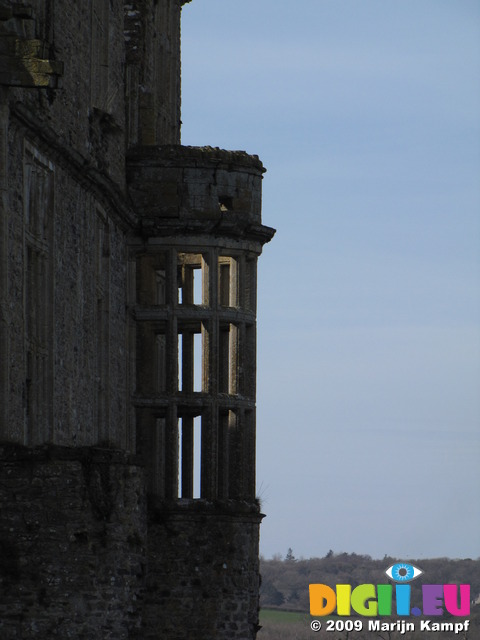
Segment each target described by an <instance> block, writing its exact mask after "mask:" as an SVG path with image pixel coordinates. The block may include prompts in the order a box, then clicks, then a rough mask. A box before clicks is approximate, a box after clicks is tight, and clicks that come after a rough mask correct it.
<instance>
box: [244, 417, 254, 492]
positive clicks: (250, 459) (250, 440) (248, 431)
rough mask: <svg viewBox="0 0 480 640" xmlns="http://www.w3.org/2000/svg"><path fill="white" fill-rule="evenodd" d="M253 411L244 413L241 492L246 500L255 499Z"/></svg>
mask: <svg viewBox="0 0 480 640" xmlns="http://www.w3.org/2000/svg"><path fill="white" fill-rule="evenodd" d="M255 431H256V429H255V411H245V413H244V425H243V433H242V439H243V469H244V472H243V485H244V486H243V491H244V496H245V498H246V499H248V500H254V499H255V484H256V478H255V458H256V433H255Z"/></svg>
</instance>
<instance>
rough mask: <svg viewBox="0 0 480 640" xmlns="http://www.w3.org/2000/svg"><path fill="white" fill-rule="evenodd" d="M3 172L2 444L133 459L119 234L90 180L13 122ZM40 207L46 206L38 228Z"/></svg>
mask: <svg viewBox="0 0 480 640" xmlns="http://www.w3.org/2000/svg"><path fill="white" fill-rule="evenodd" d="M9 165H10V167H11V171H10V175H9V198H10V203H11V208H10V212H9V213H10V215H9V217H8V218H9V219H8V239H9V242H8V245H7V250H8V265H7V268H8V276H9V277H8V287H9V291H8V299H9V311H8V312H9V322H8V326H9V337H10V340H9V359H8V360H9V372H8V379H9V389H10V394H9V416H8V421H7V423H6V425H5V428H4V435H3V437H4V439H8V440H11V441H16V442H19V443H22V444H29V445H37V444H41V443H43V442H52V443H53V442H54V443H56V444H60V445H65V446H86V445H95V444H98V443H103V444H106V443H109V444H110V445H113V446H116V447H118V448H124V449H127V450H129V449H130V450H131V448H132V443H131V440H130V435H129V430H128V427H127V428H126V425H128V420H127V412H128V406H127V405H128V389H127V384H128V376H127V364H128V353H127V351H128V345H127V343H126V340H127V334H126V328H125V326H126V289H127V285H126V245H125V231H124V230H123V229H122V228H121V227H120V224H119V223H118V221H117V220H115V219H113V218H112V211H111V209H112V205H111V203H110V202H109V200H108V197H105V194H102V192H101V189H100V188H98V189H97V192H95V190H94V180H93V181H92V183H91V184H89V183H87V182H85V180H84V179H82V175H81V174H77V173H76V171H75V169H76V167H73V166H72V165H71V163H69V162H68V161H67V160H66V159H65V157H64V156H62V154H61V153H59V151H58V149H54V148H52V147H51V146H50V145H49V144H47V143H45V141H44V140H42V137H41V136H38V132H33V131H31V130H30V129H29V128H27V127H25V126H22V123H20V122H17V121H15V119H14V118H12V119H11V121H10V126H9ZM40 198H47V200H48V205H47V206H46V207H45V211H42V214H41V216H42V219H41V220H40V221H39V220H36V216H37V214H39V211H38V209H39V207H38V200H39V199H40ZM27 218H29V219H31V220H30V221H28V220H27ZM33 272H35V273H33ZM29 298H32V299H29ZM41 314H43V315H41ZM30 316H31V318H30ZM29 318H30V319H29ZM29 322H33V323H34V324H36V325H38V326H36V327H30V328H29V326H28V325H29ZM29 331H30V333H32V334H34V335H33V336H29V335H28V333H29ZM40 334H41V335H40ZM29 341H37V342H38V343H39V344H38V345H37V347H38V348H37V351H36V352H35V353H33V356H32V359H33V360H34V361H35V362H36V363H37V364H38V363H39V362H40V361H41V364H38V366H39V367H41V369H38V370H37V371H30V368H32V366H34V365H32V364H31V363H30V364H29V362H28V358H29V344H28V343H29ZM35 366H36V365H35ZM40 378H41V379H42V380H40ZM29 385H30V386H31V388H30V389H29V388H28V386H29ZM35 385H37V386H35ZM39 385H42V386H41V388H40V386H39ZM32 398H33V400H32ZM35 398H37V400H35ZM40 414H41V415H40ZM29 423H32V425H30V426H29ZM33 423H34V424H33Z"/></svg>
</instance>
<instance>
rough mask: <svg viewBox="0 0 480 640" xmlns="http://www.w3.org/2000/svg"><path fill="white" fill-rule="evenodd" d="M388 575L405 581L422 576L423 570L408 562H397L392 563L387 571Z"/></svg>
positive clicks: (399, 580)
mask: <svg viewBox="0 0 480 640" xmlns="http://www.w3.org/2000/svg"><path fill="white" fill-rule="evenodd" d="M385 573H386V574H387V576H388V577H389V578H390V579H391V580H395V582H400V583H405V582H410V581H411V580H414V579H415V578H418V576H421V575H422V573H423V571H422V570H421V569H419V568H418V567H414V566H413V564H407V563H406V562H397V563H396V564H392V566H391V567H388V569H387V570H386V571H385Z"/></svg>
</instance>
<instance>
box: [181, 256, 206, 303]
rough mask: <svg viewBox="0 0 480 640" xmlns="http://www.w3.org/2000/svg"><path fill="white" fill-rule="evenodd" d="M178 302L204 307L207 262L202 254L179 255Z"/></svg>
mask: <svg viewBox="0 0 480 640" xmlns="http://www.w3.org/2000/svg"><path fill="white" fill-rule="evenodd" d="M177 265H178V276H177V277H178V289H179V295H178V302H179V304H195V305H202V304H203V300H204V297H205V296H204V291H203V282H204V277H203V275H204V270H205V269H204V267H205V262H204V260H203V257H202V255H201V254H200V253H179V254H178V262H177Z"/></svg>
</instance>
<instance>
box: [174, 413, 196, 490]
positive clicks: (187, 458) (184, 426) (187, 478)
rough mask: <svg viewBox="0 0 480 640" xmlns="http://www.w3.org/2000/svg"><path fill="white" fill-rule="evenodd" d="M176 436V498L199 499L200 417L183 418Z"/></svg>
mask: <svg viewBox="0 0 480 640" xmlns="http://www.w3.org/2000/svg"><path fill="white" fill-rule="evenodd" d="M178 429H179V434H178V497H179V498H200V497H201V466H202V462H201V458H202V425H201V416H195V417H192V416H183V417H182V418H181V419H180V420H179V425H178Z"/></svg>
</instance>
